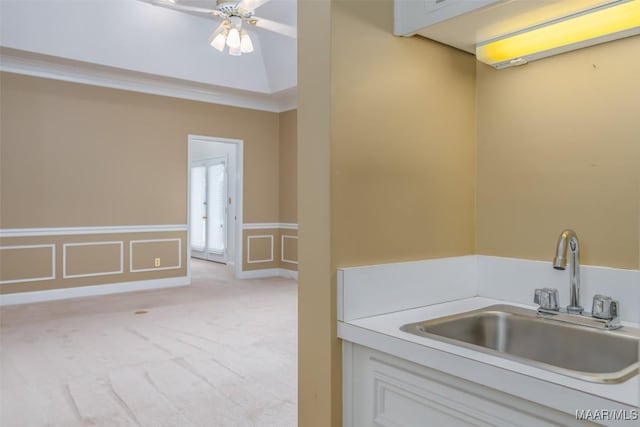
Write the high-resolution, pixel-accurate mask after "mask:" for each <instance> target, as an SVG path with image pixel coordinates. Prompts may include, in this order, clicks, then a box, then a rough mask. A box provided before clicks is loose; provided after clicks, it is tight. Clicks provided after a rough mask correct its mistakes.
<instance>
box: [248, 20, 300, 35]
mask: <svg viewBox="0 0 640 427" xmlns="http://www.w3.org/2000/svg"><path fill="white" fill-rule="evenodd" d="M254 18H255V20H256V23H255V24H253V25H255V26H256V27H258V28H262V29H263V30H268V31H273V32H274V33H278V34H282V35H283V36H287V37H291V38H292V39H295V38H297V37H298V30H297V29H296V27H293V26H291V25H287V24H283V23H281V22H276V21H272V20H271V19H265V18H258V17H257V16H254Z"/></svg>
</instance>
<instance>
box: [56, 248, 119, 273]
mask: <svg viewBox="0 0 640 427" xmlns="http://www.w3.org/2000/svg"><path fill="white" fill-rule="evenodd" d="M123 272H124V242H123V241H122V240H120V241H110V242H86V243H64V244H63V245H62V277H63V278H64V279H69V278H73V277H93V276H104V275H109V274H122V273H123Z"/></svg>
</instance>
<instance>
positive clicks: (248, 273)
mask: <svg viewBox="0 0 640 427" xmlns="http://www.w3.org/2000/svg"><path fill="white" fill-rule="evenodd" d="M267 277H286V278H287V279H295V280H298V272H297V271H292V270H287V269H286V268H264V269H262V270H245V271H242V272H240V274H239V275H238V279H263V278H267Z"/></svg>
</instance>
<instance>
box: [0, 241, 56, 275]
mask: <svg viewBox="0 0 640 427" xmlns="http://www.w3.org/2000/svg"><path fill="white" fill-rule="evenodd" d="M55 278H56V246H55V245H52V244H39V245H14V246H0V284H9V283H24V282H36V281H44V280H54V279H55Z"/></svg>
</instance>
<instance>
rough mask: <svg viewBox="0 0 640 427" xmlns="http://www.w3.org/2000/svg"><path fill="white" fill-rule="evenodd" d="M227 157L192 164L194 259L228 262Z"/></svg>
mask: <svg viewBox="0 0 640 427" xmlns="http://www.w3.org/2000/svg"><path fill="white" fill-rule="evenodd" d="M227 163H228V159H227V157H226V156H225V157H214V158H208V159H205V160H193V161H192V162H191V229H190V231H191V256H192V257H194V258H200V259H204V260H207V261H215V262H219V263H222V264H226V263H227V258H228V254H227V242H228V236H227V229H228V222H229V218H228V211H229V208H228V204H229V202H230V199H231V198H230V197H228V193H229V188H228V182H229V180H228V170H227Z"/></svg>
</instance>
